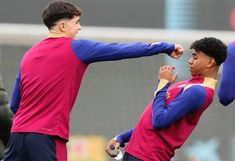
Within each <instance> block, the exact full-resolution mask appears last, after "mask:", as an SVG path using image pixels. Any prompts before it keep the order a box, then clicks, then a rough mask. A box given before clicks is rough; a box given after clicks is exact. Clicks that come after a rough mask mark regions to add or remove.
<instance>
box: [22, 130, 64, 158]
mask: <svg viewBox="0 0 235 161" xmlns="http://www.w3.org/2000/svg"><path fill="white" fill-rule="evenodd" d="M25 142H26V145H27V147H26V149H27V161H42V160H43V161H67V156H66V143H65V142H63V141H62V140H60V139H59V138H57V137H53V136H49V135H43V134H37V133H29V134H28V135H27V138H26V140H25Z"/></svg>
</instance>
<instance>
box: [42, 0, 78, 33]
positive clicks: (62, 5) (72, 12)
mask: <svg viewBox="0 0 235 161" xmlns="http://www.w3.org/2000/svg"><path fill="white" fill-rule="evenodd" d="M80 15H82V10H81V8H80V7H78V6H76V5H74V4H73V3H71V2H67V1H63V0H55V1H52V2H51V3H49V4H48V5H47V6H46V7H45V8H44V10H43V13H42V18H43V22H44V24H45V25H46V26H47V28H48V29H51V28H52V27H53V26H54V25H55V23H56V22H57V21H58V20H61V19H72V18H73V17H74V16H80Z"/></svg>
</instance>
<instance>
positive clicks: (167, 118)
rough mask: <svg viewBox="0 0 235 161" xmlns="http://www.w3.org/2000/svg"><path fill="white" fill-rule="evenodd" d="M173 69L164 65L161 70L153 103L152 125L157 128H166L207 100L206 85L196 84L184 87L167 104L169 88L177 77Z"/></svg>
mask: <svg viewBox="0 0 235 161" xmlns="http://www.w3.org/2000/svg"><path fill="white" fill-rule="evenodd" d="M173 70H174V67H171V66H163V67H161V68H160V70H159V82H158V86H157V91H156V94H155V98H154V101H153V105H152V125H153V128H155V129H159V128H165V127H167V126H169V125H171V124H172V123H174V122H176V121H177V120H179V119H180V118H182V117H183V116H185V115H186V114H188V113H189V112H192V111H195V110H198V109H199V108H200V107H201V106H202V104H203V102H204V100H205V96H206V95H205V90H204V87H203V86H200V85H195V86H192V87H190V88H188V89H183V88H182V89H181V91H180V94H179V96H177V97H176V98H175V99H174V100H172V101H171V102H170V103H169V104H168V105H167V106H166V92H167V89H168V88H169V86H170V85H171V83H173V82H174V81H175V80H176V78H177V74H176V75H173Z"/></svg>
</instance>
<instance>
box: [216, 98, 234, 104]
mask: <svg viewBox="0 0 235 161" xmlns="http://www.w3.org/2000/svg"><path fill="white" fill-rule="evenodd" d="M219 101H220V103H221V104H222V105H224V106H228V105H229V104H230V103H232V102H233V99H222V98H220V99H219Z"/></svg>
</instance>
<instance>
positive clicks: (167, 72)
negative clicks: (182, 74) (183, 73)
mask: <svg viewBox="0 0 235 161" xmlns="http://www.w3.org/2000/svg"><path fill="white" fill-rule="evenodd" d="M174 69H175V67H173V66H169V65H168V66H162V67H160V69H159V75H158V79H166V80H168V81H169V82H170V83H173V82H174V81H175V80H176V79H177V77H178V73H177V74H175V75H173V70H174Z"/></svg>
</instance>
